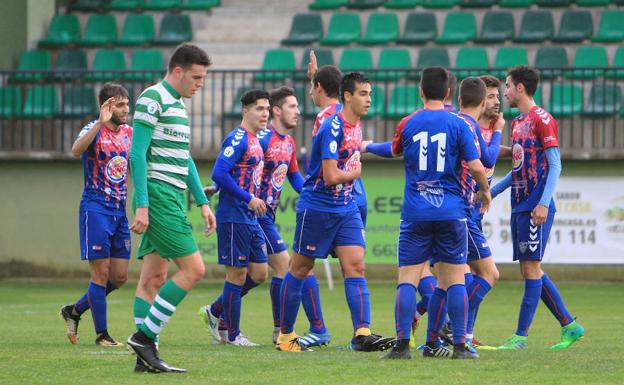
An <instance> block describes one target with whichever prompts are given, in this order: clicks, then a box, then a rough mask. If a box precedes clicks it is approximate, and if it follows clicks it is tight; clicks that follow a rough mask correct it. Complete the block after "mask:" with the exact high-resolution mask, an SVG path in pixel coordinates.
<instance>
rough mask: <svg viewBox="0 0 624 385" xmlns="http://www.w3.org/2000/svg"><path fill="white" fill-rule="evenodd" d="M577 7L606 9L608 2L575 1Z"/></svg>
mask: <svg viewBox="0 0 624 385" xmlns="http://www.w3.org/2000/svg"><path fill="white" fill-rule="evenodd" d="M576 5H578V6H579V7H606V6H607V5H609V0H576Z"/></svg>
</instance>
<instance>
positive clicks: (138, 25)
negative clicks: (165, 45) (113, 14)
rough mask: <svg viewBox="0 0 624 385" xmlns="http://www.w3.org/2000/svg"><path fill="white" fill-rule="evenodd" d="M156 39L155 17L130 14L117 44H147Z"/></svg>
mask: <svg viewBox="0 0 624 385" xmlns="http://www.w3.org/2000/svg"><path fill="white" fill-rule="evenodd" d="M152 40H154V18H153V17H152V16H151V15H136V14H128V15H127V16H126V20H125V21H124V25H123V30H122V32H121V37H120V38H119V39H118V40H117V44H119V45H124V46H132V45H145V44H149V43H150V42H151V41H152Z"/></svg>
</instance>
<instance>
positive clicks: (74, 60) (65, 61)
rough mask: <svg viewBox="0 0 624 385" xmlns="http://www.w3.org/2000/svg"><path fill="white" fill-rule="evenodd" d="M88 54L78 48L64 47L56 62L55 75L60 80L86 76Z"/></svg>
mask: <svg viewBox="0 0 624 385" xmlns="http://www.w3.org/2000/svg"><path fill="white" fill-rule="evenodd" d="M87 68H88V67H87V55H86V54H85V53H84V51H82V50H78V49H62V50H60V51H59V52H58V56H57V57H56V63H55V64H54V73H53V76H54V78H55V79H58V80H69V79H78V78H81V77H84V76H85V70H86V69H87Z"/></svg>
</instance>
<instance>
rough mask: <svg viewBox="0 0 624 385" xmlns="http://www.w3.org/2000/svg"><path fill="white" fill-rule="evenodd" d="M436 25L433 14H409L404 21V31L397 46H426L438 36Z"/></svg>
mask: <svg viewBox="0 0 624 385" xmlns="http://www.w3.org/2000/svg"><path fill="white" fill-rule="evenodd" d="M437 31H438V25H437V22H436V18H435V15H434V14H433V13H410V14H409V15H407V20H406V21H405V31H404V32H403V36H401V37H399V39H398V40H397V43H399V44H426V43H427V42H428V41H432V40H434V39H435V38H436V36H437V35H438V32H437Z"/></svg>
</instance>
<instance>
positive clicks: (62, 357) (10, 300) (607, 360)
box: [0, 281, 624, 385]
mask: <svg viewBox="0 0 624 385" xmlns="http://www.w3.org/2000/svg"><path fill="white" fill-rule="evenodd" d="M85 286H86V284H85V283H77V282H24V281H18V282H10V281H0V325H1V327H0V341H2V344H1V345H0V383H1V384H55V383H57V384H93V383H95V384H124V385H126V384H127V385H130V384H139V383H141V384H144V383H145V382H146V380H147V379H148V377H147V376H149V375H147V374H141V375H139V374H134V373H133V372H132V369H133V366H134V360H135V359H134V356H131V355H130V354H129V353H128V351H127V350H126V349H125V348H121V349H117V348H108V349H104V348H100V347H96V346H95V345H94V344H93V341H94V338H95V336H94V332H93V327H92V324H91V320H90V318H91V317H90V315H89V314H88V313H87V314H85V316H83V322H82V323H81V325H80V331H81V344H80V345H78V346H73V345H70V344H69V342H68V341H67V339H66V337H65V331H64V324H63V322H62V321H61V318H60V316H59V315H58V311H59V308H60V307H61V305H63V304H65V303H69V302H71V301H73V300H75V299H76V298H77V297H78V296H79V295H80V294H81V291H82V290H83V289H84V288H85ZM220 288H221V285H201V286H199V287H197V288H196V289H195V290H194V291H193V292H191V294H190V295H189V296H188V297H187V299H186V300H185V301H184V302H183V303H182V304H181V305H180V306H179V307H178V311H177V313H176V314H175V316H174V317H173V319H172V320H171V322H170V324H169V325H168V326H167V327H166V328H165V331H164V333H163V334H162V336H161V355H162V356H163V358H164V359H166V360H167V361H169V362H170V363H172V364H174V365H178V366H181V367H184V368H187V369H188V370H189V373H188V374H185V375H153V376H150V377H149V384H150V385H151V384H161V383H162V384H165V383H166V384H170V383H184V384H271V385H274V384H382V385H386V384H406V383H410V384H415V383H430V384H435V383H449V384H476V383H479V384H514V385H518V384H583V383H587V384H588V383H591V384H621V383H622V378H624V369H623V368H622V365H621V363H622V358H623V357H624V345H623V344H622V342H623V341H624V335H623V333H622V329H621V324H622V321H623V316H622V305H621V304H622V302H621V294H622V293H623V292H624V285H622V284H574V285H570V284H561V285H560V289H561V291H562V294H563V296H564V298H565V299H566V301H567V304H568V307H569V308H570V310H571V312H572V313H573V314H574V315H575V316H578V320H579V322H581V323H582V324H583V325H584V326H585V328H586V330H587V333H586V337H585V339H584V340H582V341H581V342H579V343H577V344H575V345H573V346H572V347H571V348H570V349H568V350H565V351H549V350H548V349H547V348H548V347H549V346H550V345H552V344H554V343H556V342H557V341H558V338H559V330H560V328H559V326H558V324H557V322H556V321H555V320H554V318H553V317H552V316H551V314H550V313H549V312H548V310H547V309H546V307H545V306H543V305H540V307H539V309H538V312H537V314H536V316H535V320H534V322H533V326H532V328H531V330H530V337H529V348H528V349H527V350H525V351H519V352H482V353H481V358H480V359H479V360H476V361H471V362H465V361H461V362H458V361H452V360H449V359H444V360H425V359H423V358H422V357H421V356H420V355H418V354H417V353H415V354H414V358H413V359H412V360H411V361H402V362H388V361H380V360H378V357H379V356H380V354H379V353H357V352H347V351H339V350H337V349H336V348H335V346H337V345H341V344H343V343H346V342H347V340H348V339H349V338H350V334H351V332H352V331H351V326H350V325H351V323H350V320H349V315H348V308H347V306H346V304H345V301H344V292H343V290H342V287H341V286H338V287H337V289H336V290H334V291H333V292H330V291H328V290H326V289H325V288H322V294H321V295H322V302H323V310H324V313H325V319H326V323H327V325H328V327H329V330H330V332H331V333H332V337H333V343H332V347H330V348H325V349H321V350H319V351H317V352H314V353H307V354H304V353H302V354H287V353H280V352H276V351H275V350H274V349H273V347H272V346H271V331H272V321H271V315H270V304H269V296H268V287H267V285H263V286H261V287H259V288H256V289H254V291H252V293H250V295H249V296H247V297H246V298H245V299H244V301H243V320H242V325H241V326H242V330H243V331H244V332H245V334H247V335H248V336H249V337H250V338H251V339H252V340H253V341H256V342H259V343H262V344H263V346H262V347H260V348H236V347H230V346H213V345H210V344H209V342H208V341H209V335H208V332H207V330H206V329H204V326H203V324H202V323H201V322H200V321H199V318H198V317H197V314H196V313H197V309H198V308H199V307H200V306H201V305H203V304H204V303H205V302H207V301H210V300H212V299H213V298H214V297H215V296H216V295H217V294H218V293H219V292H220ZM133 290H134V284H128V285H127V286H125V287H124V288H122V289H121V290H120V291H118V292H116V293H113V294H112V295H111V297H110V301H109V326H110V327H109V330H110V332H111V334H112V335H113V336H114V337H115V338H117V339H120V340H125V338H126V337H127V336H128V335H129V334H130V333H131V332H132V331H133V328H134V326H133V323H132V322H133V321H132V319H133V318H132V297H133ZM394 291H395V289H394V285H393V284H380V283H375V284H371V293H372V300H373V326H372V328H373V331H375V332H377V333H380V334H384V335H391V334H394V327H393V325H394V315H393V307H394ZM521 295H522V284H521V283H502V284H500V285H498V286H497V287H496V288H494V290H493V291H492V292H491V294H490V295H489V296H488V297H487V298H486V300H485V301H484V303H483V305H482V307H481V311H480V313H479V320H478V323H477V327H476V333H475V335H476V337H477V338H478V339H480V340H482V341H484V342H486V343H489V344H499V343H502V342H503V341H504V340H505V338H507V337H508V336H509V335H511V334H512V333H513V331H514V329H515V323H516V320H517V313H518V306H519V303H520V299H521ZM299 316H300V317H299V318H300V322H299V323H298V324H297V330H298V331H299V332H300V333H303V332H304V331H305V330H306V322H304V321H305V315H304V312H303V310H301V311H300V313H299ZM423 321H424V323H425V324H426V317H425V319H423ZM424 328H425V327H424V326H421V329H419V331H418V334H419V342H420V340H422V339H423V336H424Z"/></svg>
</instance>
